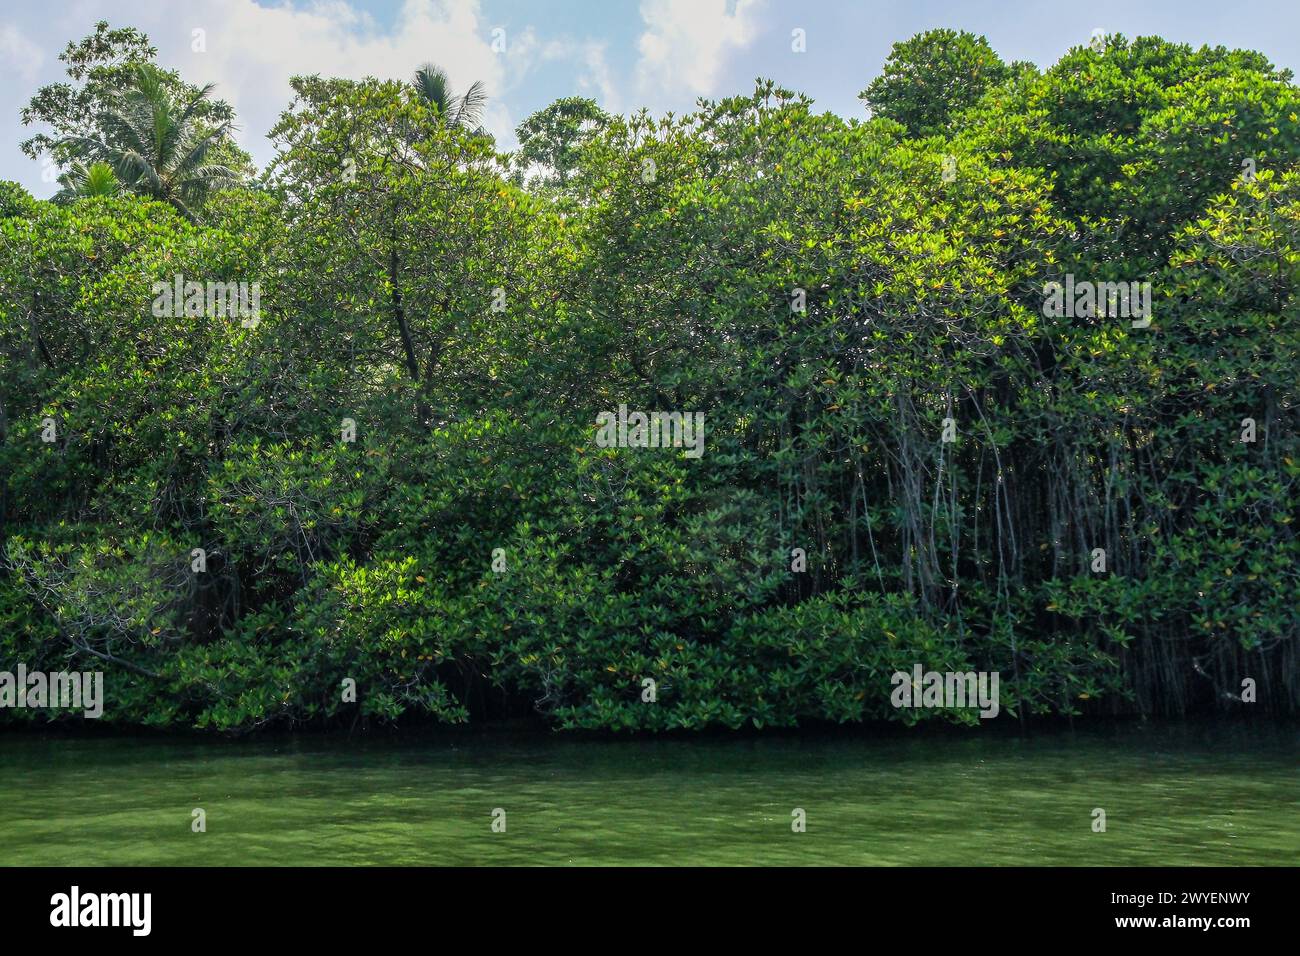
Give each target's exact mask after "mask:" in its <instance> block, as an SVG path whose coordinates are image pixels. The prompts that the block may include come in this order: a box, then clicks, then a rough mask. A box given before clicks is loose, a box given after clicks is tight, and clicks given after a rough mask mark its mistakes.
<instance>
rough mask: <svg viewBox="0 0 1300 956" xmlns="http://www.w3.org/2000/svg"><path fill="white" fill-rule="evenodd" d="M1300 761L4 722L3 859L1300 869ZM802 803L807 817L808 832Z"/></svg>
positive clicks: (1165, 749) (1167, 731)
mask: <svg viewBox="0 0 1300 956" xmlns="http://www.w3.org/2000/svg"><path fill="white" fill-rule="evenodd" d="M1298 755H1300V730H1297V728H1295V727H1278V726H1267V725H1265V726H1251V725H1243V724H1194V725H1182V726H1178V727H1150V726H1142V725H1137V724H1134V725H1115V726H1110V725H1108V726H1103V727H1100V728H1097V727H1090V728H1088V729H1086V730H1075V731H1066V730H1053V731H1047V732H1042V731H1035V732H1032V733H1029V734H1026V735H1023V736H1022V735H1017V734H1014V733H1010V734H1008V733H999V734H996V735H995V734H991V733H987V732H971V733H961V732H955V733H952V734H946V733H945V734H936V733H924V734H922V733H917V732H913V733H910V734H909V733H907V732H902V731H891V732H889V733H884V734H882V733H879V732H874V731H865V730H864V731H859V732H855V733H853V734H847V735H846V734H839V735H834V736H818V735H808V736H770V737H768V736H761V737H740V738H727V737H708V738H680V739H678V738H674V739H652V740H641V739H634V740H589V739H574V738H570V737H565V736H560V735H548V734H538V735H523V736H521V735H517V734H506V733H474V734H456V735H446V734H438V735H431V734H425V733H409V732H403V733H400V734H394V735H383V736H375V735H360V736H353V737H350V738H349V737H346V736H298V737H263V738H254V739H251V740H237V741H232V740H224V739H213V738H197V737H195V738H177V737H146V736H139V737H137V736H130V737H118V736H107V735H105V736H97V737H94V738H85V737H66V736H57V735H34V734H30V733H22V734H19V733H13V732H9V733H2V734H0V865H8V866H13V865H101V864H113V865H135V864H154V865H182V866H184V865H232V864H233V865H283V864H306V865H314V864H389V865H411V864H423V865H441V864H459V865H464V864H511V865H537V864H583V865H605V864H645V865H660V864H721V865H732V864H799V865H802V864H849V865H918V864H924V865H939V866H944V865H1018V864H1037V865H1057V864H1060V865H1067V864H1068V865H1153V866H1154V865H1243V864H1244V865H1254V864H1274V865H1279V864H1280V865H1295V864H1296V863H1298V862H1300V774H1298V773H1297V756H1298ZM198 807H201V808H203V810H204V811H205V812H206V815H207V831H206V832H204V833H195V832H192V830H191V819H192V816H191V811H192V810H193V809H194V808H198ZM496 808H500V809H502V810H504V811H505V820H506V830H505V832H504V833H500V832H493V830H492V819H493V816H492V815H493V811H494V809H496ZM795 808H801V809H803V810H804V811H805V813H806V818H807V830H806V832H803V833H795V832H792V829H791V821H792V816H791V813H792V811H793V810H794V809H795ZM1094 808H1101V809H1103V810H1104V811H1105V813H1106V832H1104V833H1094V832H1093V828H1092V825H1093V810H1094Z"/></svg>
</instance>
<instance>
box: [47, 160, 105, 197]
mask: <svg viewBox="0 0 1300 956" xmlns="http://www.w3.org/2000/svg"><path fill="white" fill-rule="evenodd" d="M59 185H60V186H62V187H63V188H62V189H60V190H59V191H58V192H57V193H55V194H54V201H55V202H56V203H66V202H71V201H72V200H74V199H89V198H91V197H94V196H116V195H117V194H118V193H119V192H121V191H122V184H121V183H120V182H118V179H117V176H116V175H115V174H114V173H113V167H112V166H110V165H108V163H90V164H89V165H87V164H86V163H84V162H82V161H81V160H79V159H78V160H74V161H73V162H72V165H70V166H69V167H68V170H67V172H65V173H64V174H63V175H62V176H60V177H59Z"/></svg>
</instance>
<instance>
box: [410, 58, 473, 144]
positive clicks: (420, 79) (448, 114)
mask: <svg viewBox="0 0 1300 956" xmlns="http://www.w3.org/2000/svg"><path fill="white" fill-rule="evenodd" d="M411 85H412V86H414V87H415V91H416V93H418V94H419V95H420V98H421V99H422V100H424V101H425V102H426V103H429V104H430V105H432V106H434V107H436V108H437V110H438V115H439V116H441V117H442V121H443V123H444V124H445V125H446V126H448V127H451V128H464V129H469V130H470V131H471V132H474V133H478V134H483V133H484V132H485V131H484V129H483V127H482V126H480V125H479V120H480V119H482V118H483V107H484V106H485V105H487V90H486V89H484V87H483V83H482V82H481V81H480V80H475V81H474V82H473V83H471V84H470V87H469V89H468V90H466V91H465V95H464V96H461V97H460V98H457V97H455V96H453V95H452V92H451V81H450V80H448V79H447V71H446V70H444V69H443V68H442V67H440V66H434V65H433V64H432V63H426V64H424V66H422V67H420V68H419V69H418V70H416V71H415V76H414V77H413V78H412V80H411Z"/></svg>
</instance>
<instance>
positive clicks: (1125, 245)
mask: <svg viewBox="0 0 1300 956" xmlns="http://www.w3.org/2000/svg"><path fill="white" fill-rule="evenodd" d="M971 70H973V71H976V72H977V73H978V78H979V82H978V83H971V82H967V81H966V80H965V79H963V78H962V71H971ZM918 77H919V78H926V81H925V82H919V80H918ZM929 78H937V79H936V80H935V82H933V83H931V82H930V79H929ZM954 83H960V86H961V95H956V94H955V93H954V87H953V84H954ZM294 88H295V91H296V94H297V98H296V100H295V102H294V104H293V105H292V106H291V108H290V109H288V110H287V111H286V112H285V113H284V115H283V117H282V118H281V121H280V123H279V124H278V125H277V127H276V128H275V130H274V131H273V132H272V138H273V140H274V142H275V144H276V146H277V148H278V154H277V158H276V160H275V161H274V163H273V164H272V165H271V167H270V168H269V169H268V170H267V171H266V174H265V176H264V178H263V182H262V183H261V184H260V187H259V188H257V189H227V190H225V191H223V192H220V193H218V194H216V195H215V196H213V197H212V198H211V199H209V201H208V202H207V204H206V207H205V215H204V217H202V221H201V222H191V221H189V220H188V219H187V218H186V217H185V216H183V215H181V214H180V213H178V211H177V210H176V209H173V208H172V207H170V206H168V205H166V204H164V203H160V202H157V201H153V200H151V199H149V198H147V197H141V196H135V195H98V194H90V195H85V196H84V197H83V198H73V197H65V198H66V200H67V201H62V200H61V201H60V202H59V203H57V204H55V203H49V202H40V201H34V200H32V199H31V198H30V197H28V196H26V195H25V194H23V193H22V191H21V190H18V189H17V188H16V187H12V186H6V187H5V188H4V189H3V190H2V191H0V216H3V218H0V310H2V311H0V361H2V362H3V366H0V479H2V484H0V495H2V496H3V497H2V498H0V542H2V545H0V546H2V547H3V570H2V571H0V662H8V661H15V662H16V661H23V662H25V663H26V664H27V666H28V667H29V668H44V669H47V670H57V669H60V668H73V667H77V668H80V669H92V668H102V669H104V670H105V672H106V675H107V676H106V685H107V688H108V692H109V695H110V696H109V703H108V705H107V707H106V715H105V719H106V720H116V721H123V722H135V723H145V724H155V725H171V724H185V725H194V726H199V727H213V728H221V729H236V728H250V727H257V726H262V725H266V724H270V723H289V724H292V723H299V722H319V723H325V722H330V721H336V722H338V721H347V722H351V721H353V720H354V719H356V718H357V717H358V716H361V717H373V718H382V719H395V718H398V717H399V716H402V715H407V717H408V718H413V717H418V716H420V715H426V716H427V717H429V718H430V719H436V720H443V721H461V720H466V719H471V718H473V719H480V718H493V717H500V716H509V715H523V714H529V713H538V714H541V715H542V716H543V717H544V718H545V719H547V720H548V721H550V722H552V723H553V724H554V725H557V726H562V727H570V728H600V729H619V730H624V729H652V730H663V729H674V728H701V727H706V726H710V725H721V726H727V727H739V726H742V725H756V726H783V725H792V724H795V723H798V722H800V721H808V720H824V721H833V722H851V721H862V720H874V719H881V720H885V719H888V720H904V721H908V722H911V721H915V720H917V719H920V718H922V717H928V716H933V715H934V714H935V713H936V711H931V710H895V709H894V708H893V707H892V706H891V704H890V700H889V692H890V682H889V676H890V674H891V673H892V672H893V671H895V670H910V669H911V667H912V665H913V664H914V663H920V664H922V665H923V666H924V667H925V668H927V669H930V670H940V671H945V670H968V669H969V670H987V671H999V672H1000V673H1001V675H1002V690H1001V693H1002V709H1003V711H1004V712H1007V713H1009V714H1013V715H1016V716H1020V717H1023V716H1027V715H1033V714H1065V715H1074V714H1078V713H1081V712H1139V713H1145V714H1158V713H1162V714H1176V713H1185V712H1188V711H1191V710H1197V709H1208V708H1212V707H1236V708H1242V707H1244V706H1254V707H1257V708H1260V709H1262V710H1267V711H1273V712H1291V711H1294V710H1295V708H1296V705H1297V703H1298V702H1300V679H1298V678H1300V675H1298V670H1300V668H1298V667H1297V641H1298V640H1300V617H1298V615H1297V607H1300V539H1298V538H1297V534H1296V518H1297V510H1298V509H1297V507H1296V501H1297V481H1300V440H1298V439H1297V425H1298V424H1300V421H1298V415H1297V400H1300V396H1298V395H1297V390H1298V387H1300V376H1298V375H1297V369H1300V356H1298V355H1297V348H1298V346H1300V325H1298V324H1297V321H1296V319H1297V314H1296V309H1297V292H1298V291H1300V167H1298V166H1297V161H1298V160H1300V119H1298V118H1297V114H1298V113H1300V91H1297V89H1296V87H1295V86H1294V85H1293V84H1292V82H1291V76H1290V75H1289V74H1288V73H1285V72H1278V71H1276V70H1274V69H1273V68H1272V67H1271V66H1270V65H1269V64H1268V63H1267V62H1265V61H1264V60H1263V58H1261V57H1260V56H1258V55H1257V54H1253V53H1243V52H1240V51H1227V50H1222V49H1201V50H1193V49H1190V48H1188V47H1184V46H1178V45H1174V44H1170V43H1166V42H1165V41H1162V40H1159V39H1155V38H1142V39H1138V40H1135V41H1132V42H1129V41H1127V40H1125V39H1124V38H1122V37H1110V38H1108V42H1107V44H1106V46H1105V49H1104V51H1099V50H1093V49H1088V48H1079V49H1075V50H1072V51H1071V52H1070V53H1069V54H1068V55H1067V56H1066V57H1065V58H1064V59H1062V61H1061V62H1060V63H1058V64H1057V65H1056V66H1054V67H1052V68H1051V69H1049V70H1047V71H1046V72H1043V73H1039V72H1038V71H1037V70H1035V69H1033V68H1032V67H1027V66H1024V65H1016V66H1014V67H1012V66H1007V65H1005V64H1002V63H1001V61H999V60H997V58H996V56H995V55H993V54H992V51H990V50H988V47H987V44H986V43H984V42H983V41H982V40H978V41H977V40H976V38H971V37H968V36H964V35H962V36H959V35H957V34H952V33H950V32H947V31H945V32H941V33H938V34H934V35H925V36H922V37H920V38H917V39H916V40H914V41H911V42H910V43H909V44H901V45H899V47H897V48H896V51H895V55H894V57H893V58H892V59H891V62H890V64H888V66H887V69H886V74H885V77H884V78H882V80H880V81H877V83H875V84H873V85H872V87H871V88H870V90H869V91H868V94H869V95H868V99H869V100H870V101H871V103H872V104H873V106H875V107H876V115H875V116H874V118H872V119H870V120H869V121H865V122H863V121H856V120H845V119H842V118H839V117H837V116H834V115H830V114H820V115H819V114H818V113H816V112H815V111H814V110H813V109H812V107H811V103H810V102H809V101H807V100H806V99H804V98H802V97H799V96H797V95H795V94H792V93H790V92H788V91H785V90H781V89H778V88H777V87H775V86H774V85H773V84H771V83H761V84H760V86H759V88H758V89H757V90H756V91H755V93H754V94H753V95H752V96H746V97H737V98H734V99H729V100H725V101H722V102H719V103H710V104H704V105H703V106H702V107H701V109H700V110H699V111H698V112H697V113H695V114H693V115H691V116H687V117H684V118H667V119H662V120H655V119H652V118H650V117H649V116H647V115H645V114H644V113H643V114H638V115H635V116H631V117H606V116H605V115H604V114H600V113H598V112H593V111H592V110H591V108H590V107H591V104H589V103H587V102H585V101H572V102H567V103H566V102H565V101H561V104H557V105H556V107H555V108H553V109H552V110H551V111H550V112H549V113H548V112H545V111H544V113H543V114H539V115H538V117H536V118H535V120H534V121H533V122H531V123H526V124H525V126H524V127H521V130H524V129H526V130H527V131H529V132H530V136H529V137H528V138H527V139H526V141H525V143H524V147H525V150H524V151H525V153H526V155H525V157H524V161H526V162H528V163H532V164H540V165H543V166H546V167H549V171H550V173H551V175H547V176H542V177H540V178H539V179H538V180H537V181H536V182H533V183H530V185H529V188H525V187H524V186H522V185H520V183H519V182H517V181H515V177H513V176H512V170H516V169H517V168H518V165H517V164H518V162H519V158H518V157H516V158H515V159H514V160H511V158H509V157H504V156H500V155H498V154H497V153H496V152H495V151H494V147H493V145H492V143H491V142H490V141H488V140H486V139H485V138H484V137H482V136H480V135H477V134H476V133H475V132H474V131H473V130H472V129H471V128H470V127H471V126H472V125H473V124H472V123H459V122H448V121H447V120H448V114H447V112H446V108H445V104H439V103H438V102H437V100H436V98H431V97H429V96H427V95H423V94H422V93H421V92H420V91H419V89H418V88H417V87H415V86H412V85H410V84H403V83H398V82H380V81H377V80H368V81H364V82H353V81H345V80H335V79H322V78H320V77H311V78H298V79H296V80H295V81H294ZM974 94H978V95H974ZM521 138H522V134H521ZM1247 161H1249V162H1247ZM560 200H562V201H560ZM178 274H179V275H183V276H184V277H185V278H186V279H187V280H188V279H195V280H199V281H211V282H239V281H244V282H257V283H259V284H260V289H261V296H260V302H261V306H260V309H261V312H260V317H259V320H258V321H256V322H248V321H241V320H240V318H239V317H234V316H212V315H188V316H187V315H184V314H182V315H180V316H178V317H169V316H161V317H160V316H158V315H156V314H155V313H156V312H157V311H158V310H157V309H152V308H151V302H152V301H153V299H154V292H153V284H154V283H155V282H163V283H168V282H170V281H171V280H172V277H173V276H174V275H178ZM1067 274H1069V275H1073V276H1075V277H1077V278H1079V279H1088V280H1094V281H1132V282H1150V283H1151V287H1152V296H1151V297H1152V304H1153V308H1152V317H1151V318H1152V320H1151V322H1150V324H1149V325H1148V326H1146V327H1141V326H1140V324H1139V325H1138V326H1136V327H1135V325H1134V324H1132V323H1130V322H1129V321H1128V320H1127V319H1120V318H1115V317H1104V316H1096V315H1083V316H1081V317H1064V316H1062V317H1050V316H1048V315H1045V314H1044V309H1043V299H1044V285H1045V283H1048V282H1052V281H1061V280H1062V278H1063V277H1064V276H1066V275H1067ZM181 311H182V313H183V312H184V310H181ZM621 404H622V405H626V406H627V407H628V408H631V409H641V410H665V411H683V412H691V411H699V412H703V413H704V415H705V419H706V422H707V429H706V443H705V444H706V450H705V453H704V454H703V457H699V458H692V457H688V456H687V455H686V454H685V453H684V451H683V450H679V449H670V448H617V447H601V446H600V445H599V444H598V443H597V442H596V440H595V439H596V426H595V422H596V421H597V416H598V415H599V414H600V413H601V412H604V411H609V410H613V409H617V408H618V407H619V406H620V405H621ZM1247 418H1249V419H1252V420H1253V422H1254V423H1255V424H1254V428H1255V435H1254V436H1252V437H1254V439H1255V440H1253V441H1243V440H1242V435H1243V433H1244V428H1245V426H1244V425H1243V420H1244V419H1247ZM50 423H53V427H54V433H55V435H56V437H55V439H54V440H53V441H50V440H47V439H46V438H45V437H43V435H45V436H48V435H49V434H50V432H49V427H50ZM349 424H351V425H352V426H354V427H355V441H347V440H344V439H345V437H348V434H347V430H348V428H349ZM945 432H948V433H949V434H948V437H952V438H955V440H954V441H945V440H944V436H945ZM196 548H201V549H204V552H205V553H206V567H205V569H204V570H203V571H202V572H201V573H195V572H194V571H193V570H192V564H191V562H192V551H193V549H196ZM794 549H802V550H803V551H804V552H805V553H806V559H807V567H806V570H802V569H798V568H796V564H797V562H796V560H795V559H794V558H793V555H792V552H793V551H794ZM1096 549H1104V551H1105V560H1106V565H1105V569H1104V570H1098V569H1097V563H1096V561H1097V559H1096ZM647 678H649V679H652V680H653V681H655V684H656V688H657V700H656V701H655V702H653V703H648V702H646V701H644V700H643V696H642V694H643V681H644V680H645V679H647ZM1247 678H1249V679H1250V680H1252V681H1254V682H1255V683H1256V685H1257V693H1258V702H1257V703H1254V704H1243V703H1241V701H1240V699H1239V697H1240V695H1241V692H1242V687H1243V684H1242V682H1243V680H1244V679H1247ZM349 679H351V680H352V681H355V683H356V686H357V697H356V702H355V703H354V702H352V701H351V700H349V699H347V698H346V697H345V695H344V694H343V693H342V692H341V688H342V687H344V685H345V682H346V681H348V680H349ZM940 713H942V712H940ZM0 716H2V717H3V718H5V719H15V718H17V719H23V718H27V719H32V718H36V719H43V718H44V717H45V715H44V714H37V713H35V712H32V711H7V712H0ZM947 716H948V717H950V718H952V719H957V720H963V721H975V720H976V718H975V717H974V715H973V713H972V712H970V711H956V712H948V713H947Z"/></svg>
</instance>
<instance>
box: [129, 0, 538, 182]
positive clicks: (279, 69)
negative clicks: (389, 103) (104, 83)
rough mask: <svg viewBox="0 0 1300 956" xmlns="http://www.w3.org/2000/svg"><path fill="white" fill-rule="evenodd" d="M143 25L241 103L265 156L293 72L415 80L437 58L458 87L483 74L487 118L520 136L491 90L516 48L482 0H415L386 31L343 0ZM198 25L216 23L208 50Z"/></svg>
mask: <svg viewBox="0 0 1300 956" xmlns="http://www.w3.org/2000/svg"><path fill="white" fill-rule="evenodd" d="M140 19H141V20H144V18H140ZM133 22H134V21H133ZM141 26H142V28H143V29H144V30H145V31H146V32H147V33H149V35H150V37H151V38H152V39H153V40H154V41H155V42H156V43H157V45H158V47H159V49H160V57H159V59H160V60H161V61H162V62H163V63H164V64H165V65H167V66H171V67H175V68H177V69H179V70H180V71H181V73H182V75H183V76H185V78H186V79H188V80H190V82H193V83H203V82H209V81H210V82H215V83H216V84H217V89H216V92H215V95H216V96H219V97H221V98H222V99H225V100H227V101H229V102H230V103H231V105H233V106H234V107H235V112H236V115H237V117H238V122H239V124H240V126H241V132H240V135H239V138H240V141H241V143H242V144H243V145H244V146H245V148H246V149H249V150H250V151H251V152H252V153H253V157H254V159H255V160H256V161H257V162H258V163H259V164H263V163H265V162H266V161H267V160H268V159H269V158H270V145H269V143H267V141H266V140H265V139H264V134H265V133H266V131H267V130H269V129H270V127H271V126H273V125H274V124H275V121H276V119H277V118H278V116H279V115H280V112H281V111H282V110H283V109H284V108H285V107H287V106H288V105H289V103H290V101H291V100H292V98H293V93H292V90H291V89H290V87H289V78H290V77H292V76H294V75H296V74H314V73H320V74H322V75H324V76H339V77H346V78H350V79H360V78H361V77H364V76H377V77H381V78H396V79H407V78H409V77H410V75H411V74H412V73H413V72H414V71H415V70H416V68H417V67H418V66H420V64H422V63H425V62H427V61H432V62H434V63H436V64H438V65H439V66H441V67H442V68H443V69H445V70H446V71H447V74H448V76H449V77H450V79H451V82H452V89H453V90H457V91H460V90H464V89H465V88H466V87H468V86H469V84H470V83H472V82H474V81H475V80H482V81H483V83H484V85H485V86H486V87H487V91H488V95H489V97H490V99H489V106H488V109H487V111H486V113H485V115H484V125H485V126H487V128H488V130H489V131H490V132H492V133H493V134H494V135H496V136H497V137H498V139H499V140H500V139H509V137H510V135H511V130H512V127H513V123H512V119H511V116H510V113H509V111H508V110H507V109H506V107H505V104H504V103H503V102H502V101H501V100H500V99H495V98H491V97H493V96H494V94H495V96H498V97H499V96H500V94H501V93H502V91H503V90H504V89H506V87H507V85H508V83H507V69H508V57H506V56H502V55H500V54H497V53H494V52H493V51H492V24H490V23H487V22H485V21H484V20H483V19H482V17H481V15H480V9H479V0H405V2H404V3H403V5H402V7H401V10H400V11H399V12H398V14H397V18H396V22H395V23H394V25H393V28H392V30H391V31H386V32H380V31H379V29H378V27H377V26H376V24H375V23H374V21H373V20H372V19H371V18H370V17H369V16H368V15H366V14H364V13H358V12H357V11H356V10H355V8H353V7H352V6H351V5H349V4H348V3H346V2H343V0H329V2H318V3H316V4H314V5H312V6H310V7H298V8H294V7H290V6H288V5H283V6H277V7H269V6H260V5H258V4H257V3H255V2H253V0H198V2H196V3H194V4H192V5H191V6H190V7H189V8H188V9H187V10H186V12H185V14H184V15H182V16H180V17H177V16H175V11H173V12H172V13H171V14H168V23H167V24H166V25H165V26H160V27H155V26H154V24H153V23H150V22H142V23H141ZM151 28H152V29H151ZM194 28H202V29H204V30H206V32H207V36H206V41H207V42H206V46H207V49H206V51H205V52H202V53H196V52H192V51H191V49H190V43H189V38H190V31H191V30H193V29H194ZM168 34H172V35H170V36H169V35H168ZM182 38H183V42H178V41H181V40H182Z"/></svg>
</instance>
